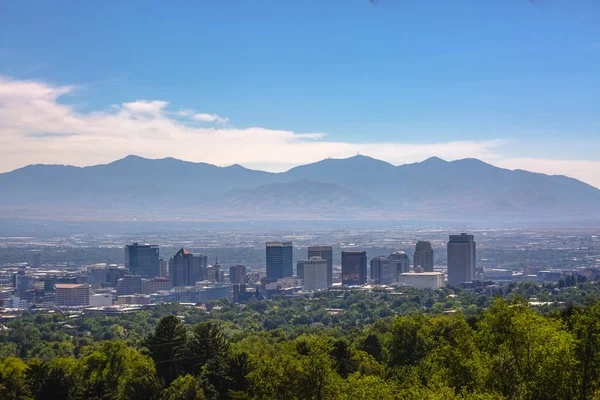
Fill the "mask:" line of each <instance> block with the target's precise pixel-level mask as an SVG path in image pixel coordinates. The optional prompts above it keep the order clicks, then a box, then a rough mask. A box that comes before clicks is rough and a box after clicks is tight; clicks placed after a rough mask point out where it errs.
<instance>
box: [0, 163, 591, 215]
mask: <svg viewBox="0 0 600 400" xmlns="http://www.w3.org/2000/svg"><path fill="white" fill-rule="evenodd" d="M0 193H1V194H2V195H1V196H0V216H4V217H15V216H19V217H36V218H43V217H54V218H65V219H71V218H79V219H100V218H103V219H122V218H131V217H136V218H137V217H140V218H150V216H151V217H152V218H154V219H173V218H190V219H219V220H222V219H225V220H226V219H228V218H235V219H247V220H252V219H264V218H274V219H281V218H308V219H318V218H339V219H344V218H368V219H380V218H387V219H404V218H423V219H430V220H436V219H437V220H464V221H468V220H474V219H478V220H479V219H483V218H487V219H492V220H493V219H502V220H518V221H524V220H565V219H589V218H597V219H598V218H600V217H598V216H599V215H600V190H598V189H596V188H594V187H592V186H590V185H587V184H585V183H583V182H580V181H578V180H576V179H572V178H568V177H565V176H549V175H544V174H537V173H532V172H527V171H522V170H515V171H512V170H507V169H502V168H497V167H494V166H492V165H490V164H486V163H484V162H482V161H480V160H477V159H464V160H457V161H452V162H447V161H444V160H442V159H439V158H435V157H434V158H430V159H427V160H425V161H422V162H419V163H414V164H406V165H400V166H394V165H392V164H389V163H387V162H384V161H380V160H376V159H373V158H370V157H365V156H355V157H350V158H347V159H326V160H322V161H319V162H316V163H313V164H308V165H303V166H299V167H295V168H292V169H291V170H289V171H287V172H284V173H278V174H276V173H269V172H264V171H255V170H250V169H246V168H244V167H241V166H239V165H233V166H229V167H217V166H214V165H211V164H206V163H192V162H185V161H180V160H177V159H174V158H164V159H158V160H150V159H145V158H142V157H137V156H128V157H125V158H123V159H121V160H117V161H115V162H112V163H109V164H106V165H96V166H90V167H84V168H79V167H72V166H61V165H30V166H27V167H24V168H20V169H18V170H15V171H12V172H8V173H3V174H0Z"/></svg>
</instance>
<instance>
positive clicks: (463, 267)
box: [447, 233, 476, 285]
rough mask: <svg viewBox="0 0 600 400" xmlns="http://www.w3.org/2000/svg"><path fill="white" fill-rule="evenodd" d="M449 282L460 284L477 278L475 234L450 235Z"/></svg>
mask: <svg viewBox="0 0 600 400" xmlns="http://www.w3.org/2000/svg"><path fill="white" fill-rule="evenodd" d="M447 249H448V283H449V284H450V285H458V284H459V283H463V282H472V281H473V280H474V279H475V268H476V254H475V238H474V237H473V235H467V234H466V233H461V234H460V235H450V241H449V242H448V247H447Z"/></svg>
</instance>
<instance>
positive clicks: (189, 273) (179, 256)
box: [169, 248, 208, 287]
mask: <svg viewBox="0 0 600 400" xmlns="http://www.w3.org/2000/svg"><path fill="white" fill-rule="evenodd" d="M207 263H208V260H207V257H206V256H203V255H202V254H192V253H190V252H189V251H188V250H187V249H184V248H182V249H181V250H179V251H178V252H177V253H176V254H175V255H174V256H173V258H171V260H169V279H170V280H171V285H172V286H173V287H177V286H194V285H196V282H199V281H202V280H204V279H205V271H206V267H207Z"/></svg>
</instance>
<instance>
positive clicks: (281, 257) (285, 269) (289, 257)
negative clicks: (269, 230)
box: [267, 242, 294, 282]
mask: <svg viewBox="0 0 600 400" xmlns="http://www.w3.org/2000/svg"><path fill="white" fill-rule="evenodd" d="M293 259H294V247H293V245H292V242H268V243H267V280H268V281H269V282H275V281H277V280H278V279H281V278H287V277H289V276H293V275H294V261H293Z"/></svg>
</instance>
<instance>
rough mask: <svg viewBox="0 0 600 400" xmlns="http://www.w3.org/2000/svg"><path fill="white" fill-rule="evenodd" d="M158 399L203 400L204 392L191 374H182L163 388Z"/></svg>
mask: <svg viewBox="0 0 600 400" xmlns="http://www.w3.org/2000/svg"><path fill="white" fill-rule="evenodd" d="M160 400H204V393H203V392H202V388H201V387H200V384H199V383H198V381H197V380H196V379H195V378H194V377H193V376H191V375H184V376H180V377H178V378H177V379H175V380H174V381H173V382H171V384H170V385H169V387H167V388H166V389H164V390H163V392H162V394H161V396H160Z"/></svg>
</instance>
